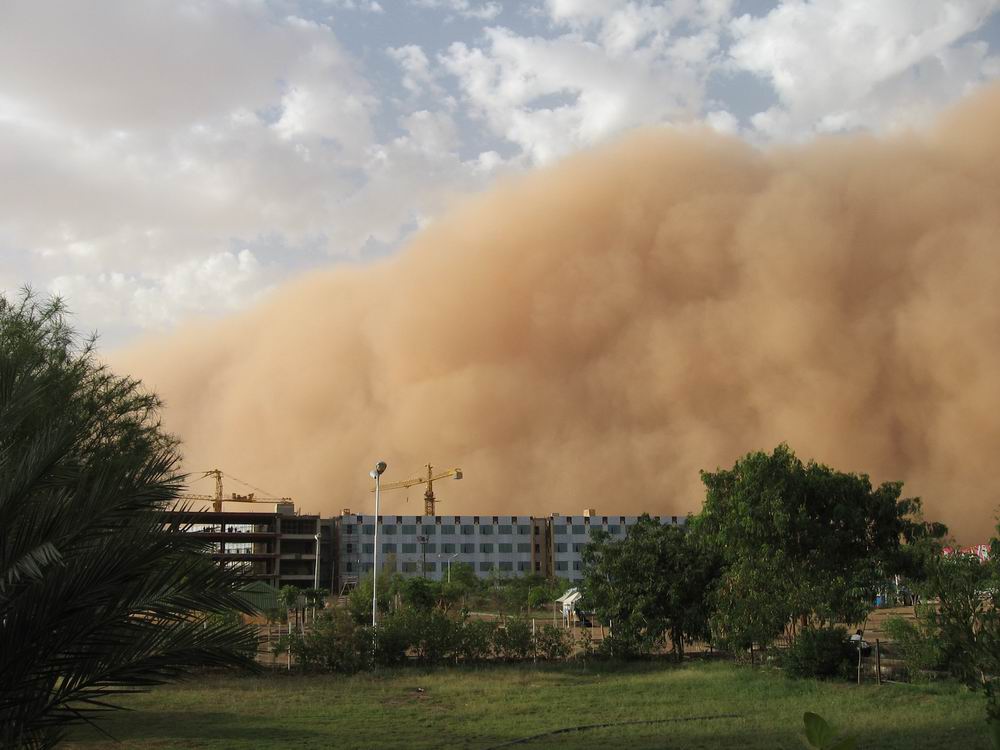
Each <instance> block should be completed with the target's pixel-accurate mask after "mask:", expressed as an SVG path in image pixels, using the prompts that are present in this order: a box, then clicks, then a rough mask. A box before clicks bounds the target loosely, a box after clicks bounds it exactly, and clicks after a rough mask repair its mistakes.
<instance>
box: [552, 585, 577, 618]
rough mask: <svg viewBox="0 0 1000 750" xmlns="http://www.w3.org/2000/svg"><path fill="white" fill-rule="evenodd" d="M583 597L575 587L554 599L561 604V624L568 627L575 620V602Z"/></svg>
mask: <svg viewBox="0 0 1000 750" xmlns="http://www.w3.org/2000/svg"><path fill="white" fill-rule="evenodd" d="M582 598H583V594H581V593H580V590H579V589H577V588H572V589H569V590H568V591H567V592H566V593H565V594H563V595H562V596H560V597H559V598H558V599H556V604H561V605H562V616H563V624H564V625H565V626H566V627H570V626H571V625H572V624H573V623H574V622H575V620H576V603H577V602H578V601H580V599H582Z"/></svg>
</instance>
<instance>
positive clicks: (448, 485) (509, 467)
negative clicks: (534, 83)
mask: <svg viewBox="0 0 1000 750" xmlns="http://www.w3.org/2000/svg"><path fill="white" fill-rule="evenodd" d="M996 133H1000V89H992V90H989V91H986V92H983V93H981V94H979V95H978V96H977V97H976V98H974V99H972V100H970V101H968V102H966V103H965V104H964V105H963V106H962V107H960V108H959V109H958V110H957V111H955V112H953V113H952V114H951V115H950V116H948V117H947V118H945V119H944V120H943V121H942V123H941V124H940V125H939V126H938V127H937V128H936V129H934V130H933V131H930V132H928V133H923V134H910V135H905V136H896V137H890V138H885V139H875V138H872V137H866V136H858V137H849V138H847V137H845V138H835V139H829V140H821V141H819V142H816V143H812V144H810V145H806V146H802V147H794V148H780V149H774V150H769V151H763V152H762V151H759V150H756V149H754V148H752V147H750V146H748V145H745V144H743V143H741V142H739V141H736V140H733V139H728V138H723V137H720V136H716V135H712V134H709V133H697V134H691V133H678V132H671V131H669V130H649V131H645V132H640V133H639V134H635V135H632V136H630V137H628V138H627V139H625V140H622V141H620V142H618V143H616V144H613V145H611V146H608V147H605V148H602V149H600V150H597V151H594V152H591V153H586V154H582V155H579V156H575V157H573V158H571V159H568V160H566V161H565V162H564V163H562V164H560V165H558V166H556V167H554V168H551V169H547V170H543V171H540V172H537V173H535V174H531V175H528V176H525V177H520V178H516V179H509V180H507V181H505V182H502V183H501V184H499V185H498V186H497V187H496V188H495V189H494V190H493V191H492V192H490V193H489V194H486V195H483V196H481V197H476V198H473V199H471V200H469V201H468V202H466V203H465V204H464V205H462V206H459V207H457V209H456V210H455V211H454V212H453V213H452V214H451V215H450V216H447V217H446V218H444V219H442V220H440V221H438V222H437V223H436V224H434V225H433V226H432V227H430V228H429V229H427V230H426V231H424V232H423V233H421V235H420V236H419V237H417V238H416V239H415V240H414V241H413V242H412V243H411V244H410V246H409V247H408V248H406V249H405V250H404V251H403V252H401V253H400V254H399V255H398V256H397V257H395V258H393V259H391V260H387V261H384V262H380V263H376V264H373V265H370V266H366V267H351V268H338V269H336V270H332V271H329V272H324V273H315V274H312V275H310V276H308V277H305V278H303V279H301V280H299V281H297V282H295V283H292V284H289V285H287V286H286V287H285V288H283V289H281V290H280V291H278V292H277V293H276V294H274V295H273V296H271V297H270V298H269V299H268V300H267V301H266V302H265V303H264V304H261V305H259V306H257V307H256V308H254V309H252V310H249V311H247V312H245V313H243V314H240V315H237V316H234V317H232V318H230V319H227V320H223V321H221V322H218V323H212V324H207V325H199V326H189V327H187V328H185V329H183V330H180V331H179V332H178V333H176V334H175V335H173V336H171V337H170V338H167V339H159V340H151V341H147V342H145V343H144V344H143V345H142V346H140V347H138V348H136V349H134V350H132V351H130V352H128V353H126V354H125V355H123V356H122V357H120V358H119V361H118V363H117V364H118V366H119V367H122V365H124V366H125V369H129V370H131V371H132V372H134V373H135V374H136V375H138V376H140V377H142V378H143V379H145V380H146V381H147V383H148V384H149V385H150V386H151V387H153V388H155V389H157V390H158V391H159V392H160V393H161V394H162V395H163V396H164V398H165V400H166V403H167V409H166V412H165V419H166V424H167V427H168V428H169V429H171V430H173V431H174V432H176V433H177V434H178V435H179V436H180V437H181V438H182V439H183V441H184V445H185V453H186V457H187V467H188V468H189V469H192V470H193V469H207V468H211V467H213V466H220V467H222V468H223V469H224V470H226V471H228V472H231V473H232V474H234V475H236V476H240V477H246V478H247V479H249V480H250V481H253V482H255V483H259V484H261V485H263V486H264V487H267V488H273V490H274V491H276V492H280V493H283V494H288V495H291V496H293V497H294V498H295V499H296V501H297V502H298V503H299V505H300V506H301V507H303V508H304V509H306V510H311V511H322V512H323V513H333V512H338V511H339V510H340V509H341V508H344V507H350V508H352V509H353V510H362V509H366V510H368V511H369V512H370V510H371V507H372V506H371V500H370V498H371V496H370V494H369V492H368V487H369V481H370V480H369V479H368V470H369V468H370V467H371V465H372V464H373V462H374V461H375V460H376V459H379V458H384V459H385V460H387V461H388V463H389V471H388V472H387V474H386V479H387V480H390V481H391V480H394V479H402V478H405V477H407V476H413V475H416V474H418V473H419V472H420V471H421V466H422V465H423V464H425V463H426V462H428V461H430V462H432V463H436V464H438V465H440V466H442V467H446V466H461V467H462V468H463V469H464V470H465V479H464V481H462V482H460V483H459V482H442V483H441V485H440V486H439V487H437V489H438V495H439V499H440V500H441V503H440V506H439V512H440V513H443V514H453V513H460V512H464V513H469V512H472V513H476V512H478V513H489V514H507V513H537V514H544V513H549V512H552V511H559V512H564V513H568V512H580V511H579V509H581V508H584V507H594V508H597V509H598V510H599V511H600V512H602V513H605V514H611V513H615V514H617V513H624V512H628V513H635V512H639V511H651V512H658V513H661V514H662V513H670V514H683V513H686V512H688V511H696V510H698V509H699V507H700V505H701V500H702V497H703V493H702V490H701V486H700V480H699V476H698V471H699V469H703V468H704V469H714V468H716V467H718V466H725V465H730V464H731V463H732V462H733V461H734V459H736V458H737V457H738V456H740V455H741V454H743V453H745V452H748V451H751V450H756V449H767V450H769V449H771V448H773V447H774V446H775V445H776V444H777V443H779V442H781V441H787V442H788V443H789V444H790V445H791V446H792V448H793V449H794V450H795V451H796V452H797V453H798V454H799V455H800V456H801V457H803V458H808V457H815V458H817V459H818V460H821V461H823V462H825V463H829V464H830V465H832V466H834V467H836V468H839V469H843V470H854V471H864V472H869V473H871V475H872V478H873V480H875V481H884V480H891V479H900V480H903V481H905V482H906V487H905V491H906V492H907V493H908V494H919V495H921V496H923V497H924V501H925V511H926V515H927V516H928V517H931V518H940V519H941V520H943V521H945V522H946V523H948V524H949V525H950V526H951V528H952V530H953V531H954V532H955V533H956V534H957V535H958V537H959V538H960V540H963V541H970V542H971V541H976V540H980V539H983V538H985V537H986V536H987V534H988V532H989V531H990V530H991V527H992V523H993V522H992V519H993V517H994V513H995V509H996V504H997V501H998V497H997V490H996V489H995V487H996V479H995V478H996V471H997V466H998V464H1000V452H998V449H1000V139H998V138H996ZM234 489H235V488H234ZM384 501H385V506H384V507H385V509H386V510H385V511H384V512H387V513H400V514H404V513H405V514H412V513H420V512H422V501H421V488H420V487H417V488H414V489H413V490H411V491H410V492H409V494H408V495H407V494H406V493H405V492H403V491H399V492H394V493H391V494H386V495H385V497H384Z"/></svg>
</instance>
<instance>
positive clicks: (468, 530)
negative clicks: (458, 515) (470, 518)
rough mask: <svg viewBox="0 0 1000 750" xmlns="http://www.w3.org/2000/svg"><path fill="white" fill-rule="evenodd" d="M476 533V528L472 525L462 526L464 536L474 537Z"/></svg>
mask: <svg viewBox="0 0 1000 750" xmlns="http://www.w3.org/2000/svg"><path fill="white" fill-rule="evenodd" d="M475 533H476V527H475V526H473V525H472V524H471V523H465V524H462V536H472V535H473V534H475Z"/></svg>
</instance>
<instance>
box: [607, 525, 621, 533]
mask: <svg viewBox="0 0 1000 750" xmlns="http://www.w3.org/2000/svg"><path fill="white" fill-rule="evenodd" d="M608 533H609V534H621V533H622V527H621V526H618V525H617V524H609V525H608Z"/></svg>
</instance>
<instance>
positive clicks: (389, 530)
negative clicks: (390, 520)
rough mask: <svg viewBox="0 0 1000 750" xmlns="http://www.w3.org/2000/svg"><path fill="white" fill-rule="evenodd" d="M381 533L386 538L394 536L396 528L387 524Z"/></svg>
mask: <svg viewBox="0 0 1000 750" xmlns="http://www.w3.org/2000/svg"><path fill="white" fill-rule="evenodd" d="M382 533H383V534H385V535H386V536H395V534H396V527H395V526H393V525H392V524H389V525H387V526H383V527H382Z"/></svg>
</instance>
